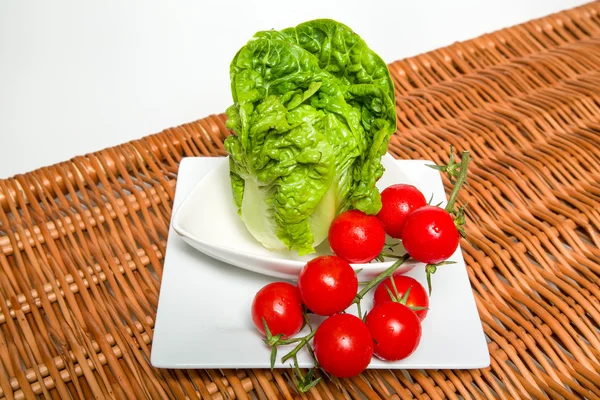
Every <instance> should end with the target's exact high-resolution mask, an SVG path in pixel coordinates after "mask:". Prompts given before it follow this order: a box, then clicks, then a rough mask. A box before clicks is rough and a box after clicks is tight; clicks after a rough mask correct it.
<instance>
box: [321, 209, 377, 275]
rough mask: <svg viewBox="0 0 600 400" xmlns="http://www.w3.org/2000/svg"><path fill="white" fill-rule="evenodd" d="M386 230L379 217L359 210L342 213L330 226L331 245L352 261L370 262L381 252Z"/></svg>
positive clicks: (345, 258) (343, 256) (339, 254)
mask: <svg viewBox="0 0 600 400" xmlns="http://www.w3.org/2000/svg"><path fill="white" fill-rule="evenodd" d="M384 245H385V231H384V230H383V225H381V222H380V221H379V219H377V217H376V216H374V215H367V214H365V213H364V212H362V211H359V210H349V211H345V212H343V213H341V214H340V215H338V216H337V218H336V219H334V220H333V222H332V223H331V226H330V227H329V246H330V247H331V250H332V251H333V252H334V253H335V254H336V255H337V256H339V257H342V258H343V259H344V260H346V261H348V262H350V263H357V264H362V263H368V262H369V261H371V260H373V259H374V258H375V257H377V256H378V255H379V253H381V250H383V246H384Z"/></svg>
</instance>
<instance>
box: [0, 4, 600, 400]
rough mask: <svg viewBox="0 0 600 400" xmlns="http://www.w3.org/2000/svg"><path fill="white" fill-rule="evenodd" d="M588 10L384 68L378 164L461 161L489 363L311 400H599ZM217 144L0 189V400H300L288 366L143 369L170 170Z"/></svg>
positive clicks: (112, 154) (384, 374)
mask: <svg viewBox="0 0 600 400" xmlns="http://www.w3.org/2000/svg"><path fill="white" fill-rule="evenodd" d="M599 12H600V3H591V4H588V5H586V6H583V7H580V8H577V9H574V10H570V11H566V12H563V13H560V14H556V15H552V16H549V17H547V18H543V19H540V20H536V21H532V22H529V23H525V24H523V25H520V26H516V27H512V28H509V29H505V30H502V31H499V32H496V33H493V34H489V35H485V36H482V37H480V38H477V39H475V40H471V41H468V42H465V43H457V44H454V45H452V46H450V47H447V48H443V49H440V50H437V51H434V52H431V53H428V54H423V55H420V56H417V57H414V58H411V59H407V60H403V61H398V62H394V63H392V64H391V65H390V69H391V71H392V74H393V77H394V80H395V84H396V88H397V102H398V105H397V107H398V132H397V134H396V135H395V136H394V137H393V139H392V140H391V144H390V151H391V152H392V153H393V154H395V155H396V156H397V157H399V158H421V159H423V158H425V159H432V160H434V161H436V162H438V163H446V162H447V161H448V160H447V158H448V152H449V145H450V144H452V145H454V147H455V148H456V149H458V150H462V149H470V150H471V152H472V154H473V156H474V162H473V164H472V167H471V168H470V171H471V172H470V174H471V175H470V185H469V186H468V187H467V189H466V191H464V193H463V195H462V197H461V199H460V201H461V202H462V203H464V202H467V201H468V203H469V207H468V224H467V233H468V238H469V240H468V241H466V240H465V241H463V242H462V243H461V245H462V248H463V253H464V256H465V259H466V262H467V268H468V273H469V277H470V280H471V284H472V287H473V291H474V295H475V299H476V302H477V306H478V309H479V313H480V315H481V320H482V323H483V327H484V330H485V334H486V335H487V338H488V341H489V350H490V353H491V358H492V361H491V366H490V367H489V368H487V369H482V370H467V371H458V370H457V371H454V370H428V371H423V370H410V371H388V370H378V371H374V370H369V371H367V372H365V373H364V374H362V375H361V376H359V377H356V378H354V379H349V380H344V381H343V382H342V384H341V385H335V384H332V383H324V382H323V383H320V384H319V385H318V386H317V387H316V388H314V389H313V390H312V392H310V393H308V394H307V395H306V396H305V397H307V398H324V399H331V398H339V397H346V398H378V397H380V398H396V399H398V398H402V399H405V398H412V397H416V398H425V399H426V398H432V399H433V398H435V399H438V398H488V399H489V398H503V399H515V398H529V397H532V398H548V397H550V398H563V397H564V398H590V399H592V398H600V377H599V373H600V362H599V360H600V334H599V332H600V331H599V323H600V301H599V299H600V288H599V287H598V277H599V275H600V265H599V264H600V263H599V261H600V210H599V208H600V207H598V206H599V204H600V185H599V184H598V181H599V180H600V172H599V171H600V15H599ZM398 40H399V43H401V41H402V40H405V39H402V38H399V39H398ZM399 46H401V44H399ZM227 134H228V131H227V130H226V128H225V126H224V116H223V115H217V116H215V115H213V116H209V117H208V118H205V119H202V120H199V121H196V122H193V123H190V124H186V125H183V126H179V127H176V128H172V129H167V130H165V131H164V132H161V133H159V134H157V135H153V136H149V137H146V138H143V139H141V140H138V141H134V142H131V143H127V144H124V145H122V146H118V147H115V148H110V149H106V150H103V151H100V152H97V153H94V154H89V155H86V156H83V157H77V158H75V159H72V160H70V161H68V162H65V163H61V164H58V165H54V166H50V167H47V168H42V169H40V170H37V171H34V172H31V173H28V174H25V175H19V176H16V177H14V178H13V179H6V180H1V181H0V205H1V209H2V211H1V212H0V248H1V251H0V387H1V391H0V399H13V398H15V399H24V398H25V399H31V398H36V396H40V397H42V398H55V399H59V398H61V399H66V398H71V397H73V398H85V399H89V398H112V397H114V398H130V399H134V398H137V399H141V398H177V399H183V398H198V397H201V398H208V399H229V398H242V399H244V398H249V397H250V398H259V399H264V398H269V399H270V398H295V397H299V396H298V395H297V394H296V393H295V392H294V390H293V388H292V386H291V385H290V376H289V374H288V372H287V371H284V370H276V371H273V372H270V371H268V370H256V369H254V370H249V369H247V370H160V369H154V368H152V367H151V366H150V364H149V356H150V348H151V343H152V333H153V326H154V318H155V315H156V307H157V300H158V294H159V287H160V282H161V273H162V265H163V264H162V263H163V257H164V249H165V244H166V239H167V232H168V226H169V220H170V216H171V211H172V209H171V206H172V201H173V195H174V188H175V183H176V179H177V170H178V165H179V162H180V161H181V159H182V157H186V156H209V155H213V156H214V155H225V152H224V149H223V146H222V142H223V139H224V138H225V137H226V135H227ZM445 183H446V184H448V182H445ZM446 188H447V189H448V188H449V186H446Z"/></svg>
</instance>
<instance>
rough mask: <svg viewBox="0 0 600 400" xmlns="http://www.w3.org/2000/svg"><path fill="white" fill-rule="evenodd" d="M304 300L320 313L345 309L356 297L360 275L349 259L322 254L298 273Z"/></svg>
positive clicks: (310, 308)
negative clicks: (358, 275)
mask: <svg viewBox="0 0 600 400" xmlns="http://www.w3.org/2000/svg"><path fill="white" fill-rule="evenodd" d="M298 289H299V290H300V297H301V298H302V302H303V303H304V305H306V307H308V309H309V310H310V311H312V312H314V313H315V314H317V315H332V314H336V313H339V312H342V311H344V310H345V309H346V308H348V306H349V305H350V304H351V303H352V300H354V296H356V291H357V290H358V278H357V277H356V273H355V272H354V270H353V269H352V267H351V266H350V264H349V263H348V261H346V260H344V259H342V258H340V257H337V256H321V257H317V258H314V259H312V260H310V261H309V262H307V263H306V265H305V266H304V268H302V271H300V275H298Z"/></svg>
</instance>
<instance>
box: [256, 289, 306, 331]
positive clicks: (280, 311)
mask: <svg viewBox="0 0 600 400" xmlns="http://www.w3.org/2000/svg"><path fill="white" fill-rule="evenodd" d="M263 318H264V319H265V321H266V323H267V326H268V327H269V331H271V334H272V335H273V336H275V335H278V334H282V335H283V337H289V336H292V335H295V334H296V333H298V332H299V331H300V329H302V326H303V324H304V316H303V315H302V300H301V298H300V291H299V290H298V288H297V287H296V286H294V285H292V284H290V283H287V282H273V283H269V284H268V285H266V286H264V287H263V288H262V289H260V290H259V291H258V292H257V293H256V295H255V296H254V300H253V301H252V322H254V326H256V329H258V330H259V331H260V332H261V333H262V334H263V335H265V334H266V333H265V329H264V327H263V321H262V320H263Z"/></svg>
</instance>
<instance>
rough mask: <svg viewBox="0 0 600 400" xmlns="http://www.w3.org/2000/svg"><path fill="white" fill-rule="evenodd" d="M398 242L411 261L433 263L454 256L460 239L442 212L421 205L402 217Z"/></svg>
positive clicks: (451, 221) (452, 222)
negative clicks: (402, 223) (402, 222)
mask: <svg viewBox="0 0 600 400" xmlns="http://www.w3.org/2000/svg"><path fill="white" fill-rule="evenodd" d="M401 239H402V244H403V245H404V248H405V249H406V251H407V252H408V254H410V256H411V257H412V258H414V259H415V260H417V261H420V262H423V263H426V264H437V263H439V262H441V261H444V260H446V259H448V257H450V256H451V255H452V254H454V251H455V250H456V248H457V247H458V241H459V239H460V238H459V234H458V230H457V229H456V225H454V221H453V219H452V216H450V214H448V212H447V211H446V210H444V209H443V208H440V207H436V206H424V207H421V208H419V209H417V210H415V211H413V212H412V213H411V214H409V216H408V217H407V218H406V223H405V224H404V229H403V230H402V237H401Z"/></svg>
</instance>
